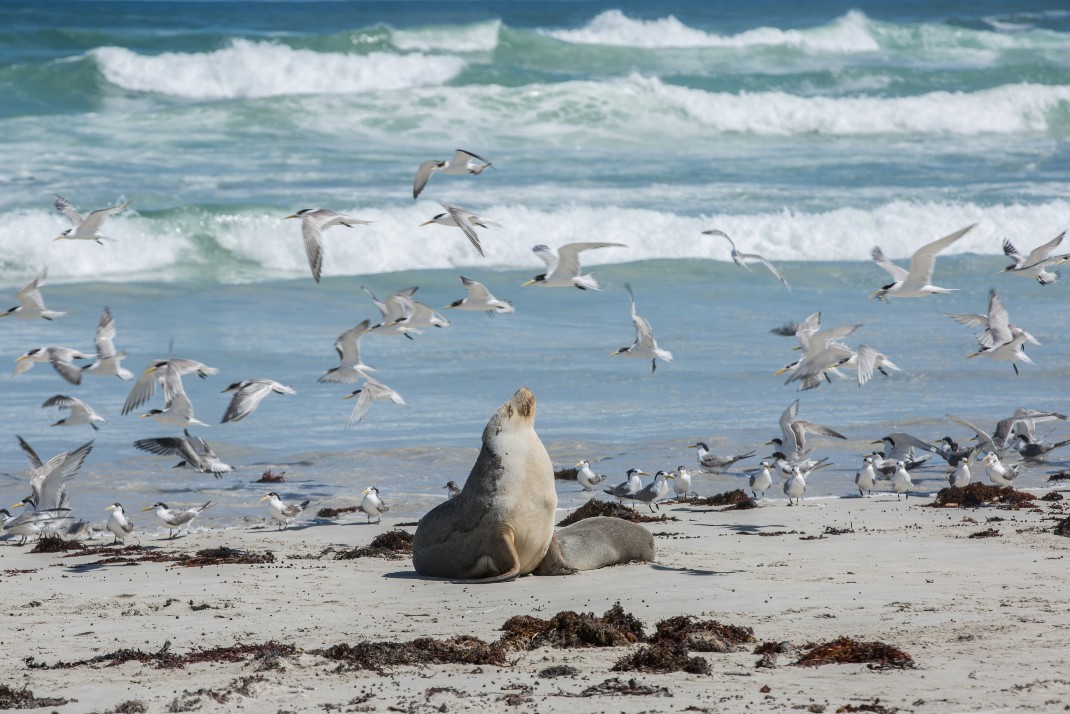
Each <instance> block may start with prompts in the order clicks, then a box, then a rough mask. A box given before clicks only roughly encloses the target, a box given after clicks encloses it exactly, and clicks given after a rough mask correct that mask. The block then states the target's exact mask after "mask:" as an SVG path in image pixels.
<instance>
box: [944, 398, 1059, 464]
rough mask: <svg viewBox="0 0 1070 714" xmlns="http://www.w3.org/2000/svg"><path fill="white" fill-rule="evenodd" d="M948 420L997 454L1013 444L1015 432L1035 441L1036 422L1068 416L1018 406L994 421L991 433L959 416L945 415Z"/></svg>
mask: <svg viewBox="0 0 1070 714" xmlns="http://www.w3.org/2000/svg"><path fill="white" fill-rule="evenodd" d="M946 416H947V418H948V420H949V421H952V422H954V423H956V424H959V425H961V426H964V427H966V428H967V429H970V430H971V431H973V433H974V434H976V435H977V441H978V442H980V445H981V446H983V447H986V448H988V449H989V450H990V451H995V452H996V453H997V454H998V453H999V452H1002V451H1006V450H1007V449H1009V448H1010V447H1011V446H1012V445H1013V443H1012V442H1013V439H1014V436H1015V434H1021V435H1024V436H1025V437H1026V438H1028V439H1029V441H1031V442H1034V441H1037V432H1036V425H1037V424H1038V423H1042V422H1046V421H1054V420H1059V421H1066V420H1067V419H1068V418H1070V417H1067V415H1065V414H1059V413H1058V412H1048V411H1038V410H1036V409H1026V408H1025V407H1018V408H1017V409H1015V410H1014V414H1013V415H1011V416H1009V417H1007V418H1006V419H1000V420H999V421H998V422H996V428H995V431H993V432H992V434H991V435H989V434H988V432H986V431H984V430H983V429H981V428H980V427H978V426H976V425H974V424H972V423H970V422H968V421H966V420H965V419H960V418H959V417H955V416H951V415H950V414H947V415H946Z"/></svg>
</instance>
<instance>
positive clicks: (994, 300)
mask: <svg viewBox="0 0 1070 714" xmlns="http://www.w3.org/2000/svg"><path fill="white" fill-rule="evenodd" d="M1009 323H1010V317H1009V316H1008V315H1007V308H1005V307H1004V306H1003V301H1002V300H1000V299H999V295H996V291H995V290H989V291H988V331H989V333H990V334H991V335H992V343H993V345H1002V344H1005V343H1007V342H1010V341H1011V340H1012V339H1013V335H1011V329H1010V326H1009Z"/></svg>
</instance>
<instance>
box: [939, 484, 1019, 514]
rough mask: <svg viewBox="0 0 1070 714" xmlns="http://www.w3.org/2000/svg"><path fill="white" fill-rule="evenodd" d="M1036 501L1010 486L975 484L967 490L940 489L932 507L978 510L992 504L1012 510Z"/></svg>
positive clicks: (950, 487)
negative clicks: (1005, 506) (1002, 505)
mask: <svg viewBox="0 0 1070 714" xmlns="http://www.w3.org/2000/svg"><path fill="white" fill-rule="evenodd" d="M1035 500H1036V497H1035V496H1033V495H1031V494H1028V493H1025V492H1024V491H1018V490H1016V489H1014V488H1012V487H1010V486H989V485H988V484H985V483H977V482H974V483H971V484H969V485H967V486H966V487H965V488H954V487H952V486H949V487H947V488H942V489H940V492H939V493H937V494H936V498H935V499H934V500H933V502H932V506H933V507H934V508H977V507H979V506H985V505H988V504H990V503H1002V504H1005V505H1008V506H1010V507H1011V508H1021V507H1022V506H1023V505H1025V504H1027V503H1029V502H1031V501H1035Z"/></svg>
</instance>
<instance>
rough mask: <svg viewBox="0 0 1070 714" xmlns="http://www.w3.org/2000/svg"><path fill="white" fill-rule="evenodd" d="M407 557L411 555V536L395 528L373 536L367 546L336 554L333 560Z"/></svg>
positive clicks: (399, 558) (398, 558)
mask: <svg viewBox="0 0 1070 714" xmlns="http://www.w3.org/2000/svg"><path fill="white" fill-rule="evenodd" d="M409 555H412V534H411V533H409V532H408V531H403V530H400V529H398V528H395V529H393V530H389V531H387V532H386V533H380V534H379V535H377V536H375V537H374V538H372V541H371V543H369V544H368V545H365V546H361V547H359V548H352V549H350V550H346V551H342V552H341V553H338V554H337V555H336V556H334V559H335V560H353V559H355V558H386V559H388V560H402V559H403V558H405V557H406V556H409Z"/></svg>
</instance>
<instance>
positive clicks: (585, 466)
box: [576, 459, 607, 491]
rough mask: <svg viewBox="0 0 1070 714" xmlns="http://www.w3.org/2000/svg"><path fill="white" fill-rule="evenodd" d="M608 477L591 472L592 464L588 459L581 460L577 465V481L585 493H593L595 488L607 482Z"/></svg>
mask: <svg viewBox="0 0 1070 714" xmlns="http://www.w3.org/2000/svg"><path fill="white" fill-rule="evenodd" d="M606 478H607V476H606V475H605V474H596V473H595V472H594V471H592V470H591V462H590V461H588V460H587V459H581V460H580V462H579V463H578V464H576V481H577V482H579V484H580V486H583V490H584V491H593V490H594V487H595V486H597V485H598V484H600V483H602V482H603V481H605V480H606Z"/></svg>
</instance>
